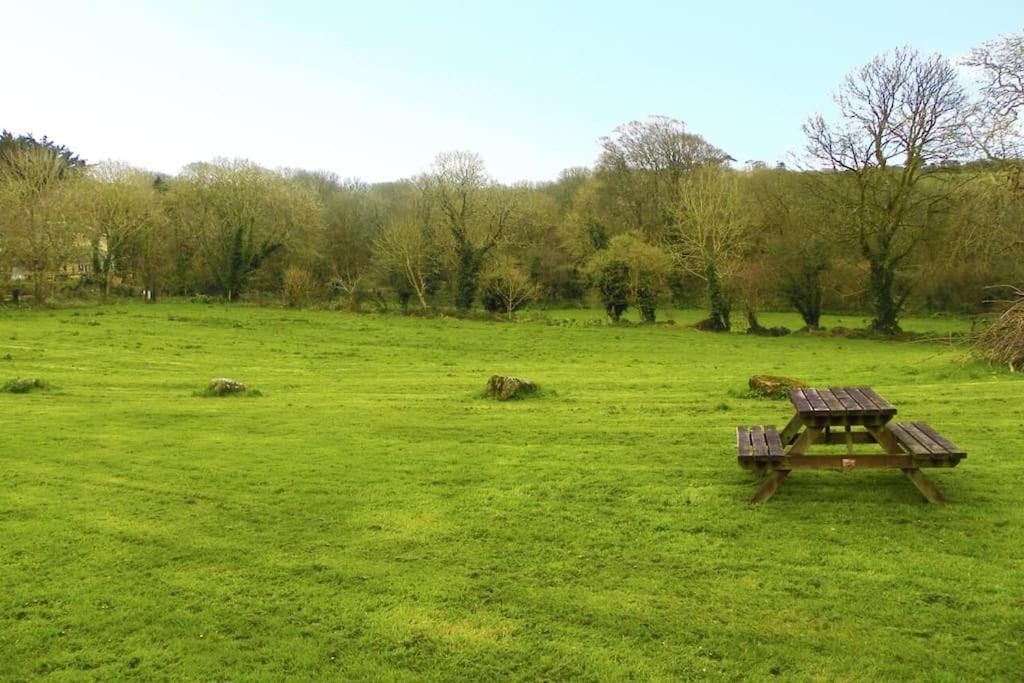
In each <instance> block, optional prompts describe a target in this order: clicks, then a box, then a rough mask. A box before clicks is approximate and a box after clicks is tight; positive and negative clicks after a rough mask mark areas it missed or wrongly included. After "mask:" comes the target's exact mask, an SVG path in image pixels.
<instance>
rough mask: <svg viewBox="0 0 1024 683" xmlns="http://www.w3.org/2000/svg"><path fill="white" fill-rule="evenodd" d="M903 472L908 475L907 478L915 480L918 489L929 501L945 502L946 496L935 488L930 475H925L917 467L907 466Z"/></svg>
mask: <svg viewBox="0 0 1024 683" xmlns="http://www.w3.org/2000/svg"><path fill="white" fill-rule="evenodd" d="M903 474H905V475H907V479H909V480H910V481H912V482H914V486H916V487H917V490H918V491H920V492H921V493H922V495H924V497H925V498H927V499H928V502H929V503H945V502H946V497H945V496H943V495H942V491H939V490H938V489H937V488H935V484H933V483H932V482H931V480H930V479H928V477H926V476H924V472H922V471H921V470H919V469H918V468H916V467H907V468H904V469H903Z"/></svg>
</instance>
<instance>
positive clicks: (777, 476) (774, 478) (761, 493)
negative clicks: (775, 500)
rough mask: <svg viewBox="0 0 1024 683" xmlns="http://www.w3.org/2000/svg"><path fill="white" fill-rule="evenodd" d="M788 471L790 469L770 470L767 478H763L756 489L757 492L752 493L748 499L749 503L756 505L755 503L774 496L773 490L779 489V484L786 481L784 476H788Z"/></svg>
mask: <svg viewBox="0 0 1024 683" xmlns="http://www.w3.org/2000/svg"><path fill="white" fill-rule="evenodd" d="M790 472H791V470H782V469H777V470H772V471H771V473H770V474H769V475H768V478H767V479H765V480H764V483H763V484H761V487H760V488H759V489H757V493H755V494H754V497H753V498H751V499H750V504H751V505H756V504H757V503H763V502H765V501H766V500H768V499H769V498H771V497H772V496H774V495H775V492H776V491H778V490H779V487H780V486H782V482H784V481H786V477H788V476H789V473H790Z"/></svg>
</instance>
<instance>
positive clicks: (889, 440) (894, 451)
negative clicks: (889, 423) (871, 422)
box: [868, 425, 904, 455]
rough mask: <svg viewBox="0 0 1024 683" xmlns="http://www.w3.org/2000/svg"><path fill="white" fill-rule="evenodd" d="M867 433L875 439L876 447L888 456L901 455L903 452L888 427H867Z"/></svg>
mask: <svg viewBox="0 0 1024 683" xmlns="http://www.w3.org/2000/svg"><path fill="white" fill-rule="evenodd" d="M868 432H869V433H870V434H871V436H873V437H875V441H877V442H878V445H879V446H881V447H882V449H883V450H885V452H886V453H888V454H889V455H903V453H904V450H903V449H902V448H900V443H899V441H897V440H896V437H895V436H893V434H892V432H890V431H889V428H888V427H886V426H884V425H883V426H881V427H868Z"/></svg>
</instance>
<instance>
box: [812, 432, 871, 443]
mask: <svg viewBox="0 0 1024 683" xmlns="http://www.w3.org/2000/svg"><path fill="white" fill-rule="evenodd" d="M876 441H877V439H875V437H874V436H872V435H871V434H870V433H868V432H851V433H850V434H849V435H847V434H846V433H845V432H833V433H831V434H826V435H825V439H824V443H827V444H832V445H836V444H845V443H875V442H876Z"/></svg>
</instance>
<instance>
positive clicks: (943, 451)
mask: <svg viewBox="0 0 1024 683" xmlns="http://www.w3.org/2000/svg"><path fill="white" fill-rule="evenodd" d="M888 429H889V431H890V432H892V435H893V436H895V437H896V440H897V441H898V442H899V443H900V444H901V445H902V446H903V447H904V448H906V449H907V450H908V451H910V452H911V454H913V455H914V456H916V457H918V458H919V459H922V460H924V459H932V460H954V461H956V462H959V461H960V460H962V459H963V458H966V457H967V453H965V452H964V451H963V450H962V449H960V448H958V447H957V446H955V445H954V444H953V442H951V441H950V440H949V439H947V438H945V437H943V436H942V435H941V434H939V433H938V432H936V431H935V430H934V429H932V428H931V427H929V426H928V425H926V424H925V423H924V422H894V423H892V424H890V425H889V426H888Z"/></svg>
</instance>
